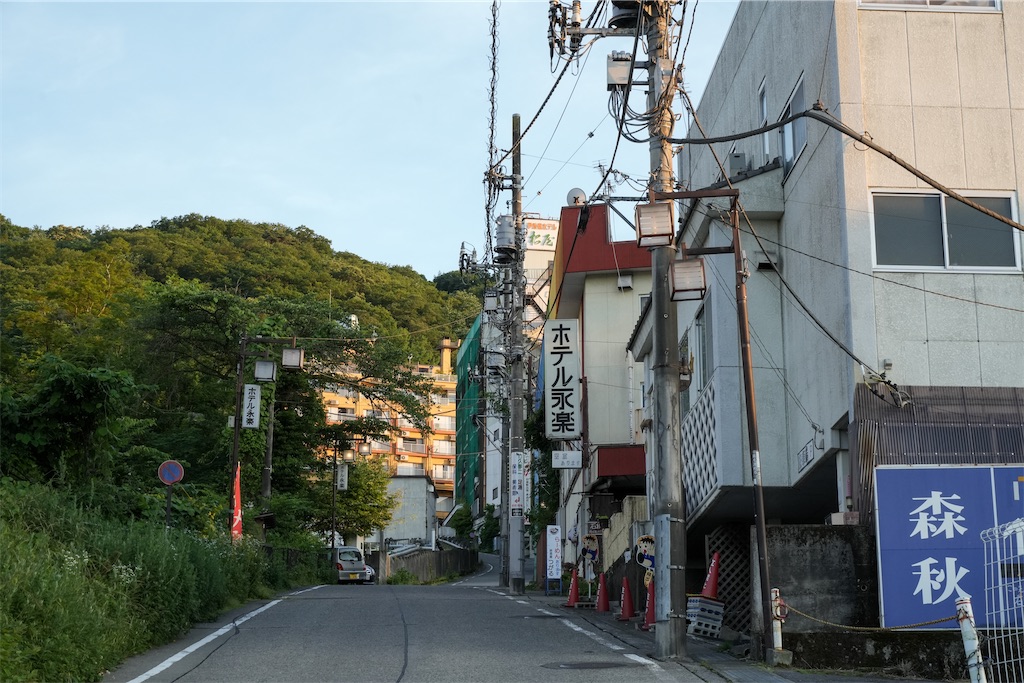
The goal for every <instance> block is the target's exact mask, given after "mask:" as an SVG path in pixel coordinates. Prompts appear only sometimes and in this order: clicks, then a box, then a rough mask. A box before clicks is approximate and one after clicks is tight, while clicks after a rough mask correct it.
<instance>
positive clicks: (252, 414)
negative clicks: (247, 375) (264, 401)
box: [242, 384, 260, 429]
mask: <svg viewBox="0 0 1024 683" xmlns="http://www.w3.org/2000/svg"><path fill="white" fill-rule="evenodd" d="M259 428H260V385H259V384H246V385H245V391H244V392H243V393H242V429H259Z"/></svg>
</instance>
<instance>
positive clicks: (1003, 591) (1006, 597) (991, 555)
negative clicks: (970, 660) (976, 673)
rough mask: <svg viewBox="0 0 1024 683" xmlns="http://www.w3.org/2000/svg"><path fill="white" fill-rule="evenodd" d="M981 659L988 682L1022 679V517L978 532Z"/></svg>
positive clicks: (1023, 616) (1023, 659) (1023, 538)
mask: <svg viewBox="0 0 1024 683" xmlns="http://www.w3.org/2000/svg"><path fill="white" fill-rule="evenodd" d="M981 540H982V543H983V544H984V546H985V603H984V610H985V612H984V613H985V623H986V624H987V628H985V629H983V633H984V639H983V643H984V647H983V651H984V661H985V670H986V671H987V673H988V680H989V681H990V683H1011V682H1013V683H1020V681H1024V517H1022V518H1020V519H1017V520H1015V521H1013V522H1010V523H1009V524H1003V525H1002V526H998V527H995V528H994V529H986V530H985V531H983V532H981Z"/></svg>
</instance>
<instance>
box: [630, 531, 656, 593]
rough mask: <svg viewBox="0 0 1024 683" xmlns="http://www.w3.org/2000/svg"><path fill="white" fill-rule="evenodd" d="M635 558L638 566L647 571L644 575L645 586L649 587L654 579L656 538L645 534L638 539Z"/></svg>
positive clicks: (634, 553)
mask: <svg viewBox="0 0 1024 683" xmlns="http://www.w3.org/2000/svg"><path fill="white" fill-rule="evenodd" d="M633 557H635V558H636V562H637V564H639V565H640V566H641V567H643V568H644V569H646V570H647V573H646V574H644V586H645V587H646V586H649V585H650V584H651V581H652V580H653V579H654V536H651V535H650V534H644V535H643V536H641V537H640V538H638V539H636V547H635V548H634V549H633Z"/></svg>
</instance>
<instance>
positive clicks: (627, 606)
mask: <svg viewBox="0 0 1024 683" xmlns="http://www.w3.org/2000/svg"><path fill="white" fill-rule="evenodd" d="M621 595H622V597H621V598H620V600H619V603H620V609H619V616H617V617H616V619H617V620H618V621H629V620H630V619H632V618H633V616H634V615H635V614H636V610H634V609H633V594H632V593H630V592H629V579H628V578H627V577H625V576H623V577H622V594H621Z"/></svg>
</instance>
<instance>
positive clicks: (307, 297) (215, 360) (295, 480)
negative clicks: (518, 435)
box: [0, 214, 480, 537]
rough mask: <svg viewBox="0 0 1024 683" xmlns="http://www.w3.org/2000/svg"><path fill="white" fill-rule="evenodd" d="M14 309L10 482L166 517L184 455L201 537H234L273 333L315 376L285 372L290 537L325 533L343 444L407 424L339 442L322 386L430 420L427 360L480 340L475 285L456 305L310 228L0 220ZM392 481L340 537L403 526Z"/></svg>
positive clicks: (367, 496) (129, 512)
mask: <svg viewBox="0 0 1024 683" xmlns="http://www.w3.org/2000/svg"><path fill="white" fill-rule="evenodd" d="M438 277H439V278H441V280H442V281H443V282H447V281H449V280H451V278H445V277H444V276H438ZM0 308H2V321H0V322H2V335H0V367H2V368H3V374H2V376H0V407H2V409H3V423H4V424H3V429H2V430H0V446H2V448H3V451H4V458H3V459H2V461H0V475H3V476H8V477H12V478H15V479H21V480H26V481H35V482H42V483H48V484H50V485H53V486H56V487H61V488H63V489H65V490H68V491H69V492H71V493H73V494H74V495H76V496H77V497H79V498H80V499H81V500H82V501H83V503H85V504H89V505H95V506H97V507H99V508H101V509H103V510H104V511H105V512H107V513H108V514H110V515H116V516H129V517H151V516H156V515H158V514H160V513H161V512H162V511H161V510H160V509H159V506H160V505H161V504H162V500H161V496H160V495H159V493H160V490H161V488H162V485H161V484H160V482H159V481H158V480H157V477H156V469H157V466H158V465H159V463H160V462H161V461H162V460H164V459H175V460H178V461H180V462H181V463H182V464H183V465H184V466H185V470H186V479H185V481H184V482H183V484H182V486H183V491H184V493H185V494H186V495H182V496H177V497H176V499H175V500H176V507H177V508H178V511H179V512H180V513H181V515H180V516H181V517H182V518H184V519H186V520H187V523H188V524H189V525H191V526H193V527H194V528H196V529H197V530H200V531H206V530H209V529H211V528H218V527H219V526H226V525H219V524H218V521H219V520H220V519H221V517H223V518H224V519H226V508H225V506H226V499H227V491H228V480H229V474H230V473H229V472H228V469H229V467H228V461H229V455H230V452H231V448H232V430H231V429H229V428H228V417H229V416H230V415H232V414H233V412H234V401H235V379H236V373H237V371H238V363H239V345H240V340H241V339H242V337H243V336H245V337H246V339H247V346H248V348H249V349H250V350H254V351H260V350H264V351H267V352H268V353H269V354H278V353H279V352H280V346H279V345H278V346H274V345H268V344H261V343H260V342H259V339H258V337H260V336H262V337H263V338H268V337H269V338H290V337H294V338H296V340H297V345H300V346H301V347H302V348H304V349H305V357H306V368H305V370H304V371H303V372H299V373H279V376H278V380H277V382H275V383H274V385H273V386H272V387H270V388H268V390H267V391H265V392H264V404H265V405H264V414H265V415H268V414H269V413H270V412H272V413H273V416H274V426H275V431H274V446H273V454H274V468H273V477H274V478H273V497H272V501H271V502H269V503H266V505H267V506H268V508H269V509H270V511H273V512H274V513H275V516H276V518H277V521H278V525H277V529H276V531H275V533H277V534H280V535H281V536H282V537H287V536H288V535H289V534H303V533H310V532H318V531H322V530H323V527H324V524H325V521H326V520H327V518H328V516H329V510H328V507H329V497H330V496H329V494H330V487H331V485H330V480H329V478H328V476H327V473H326V470H325V468H326V467H327V466H328V465H327V464H326V463H327V460H328V459H326V458H324V457H323V456H324V454H325V453H327V452H328V451H327V449H328V448H329V447H331V446H332V445H333V446H334V447H337V445H338V443H339V440H351V437H352V436H353V434H355V433H359V434H372V433H378V432H382V430H385V429H387V425H385V424H373V423H366V422H363V421H358V422H356V423H354V424H345V425H342V427H343V430H342V432H341V433H338V432H337V430H335V431H334V432H330V431H329V430H326V427H327V425H325V423H324V416H325V413H324V406H323V405H322V403H321V400H320V393H319V392H320V390H321V389H323V388H325V387H328V386H330V387H338V386H346V385H348V386H351V387H352V388H356V386H357V385H358V388H359V391H360V392H361V393H363V394H364V395H366V396H368V397H369V398H370V399H371V400H374V401H378V402H380V403H381V405H397V406H401V410H402V411H403V412H404V413H405V414H406V416H407V417H408V418H409V419H412V420H413V421H415V422H419V423H420V424H422V425H426V423H427V420H428V414H427V411H426V408H425V405H426V401H425V400H424V399H425V398H426V397H427V396H428V394H429V386H427V385H426V384H425V380H424V378H423V377H422V376H420V375H417V374H416V373H413V372H411V370H410V369H409V367H408V366H409V361H410V360H411V361H413V362H420V363H431V364H433V363H436V361H437V346H438V343H439V342H440V341H441V339H442V338H445V337H449V338H452V339H460V338H462V337H463V336H464V335H465V333H466V331H467V330H468V328H469V325H470V324H471V323H472V320H473V318H474V317H475V315H476V313H477V312H478V311H479V309H480V301H479V298H478V296H477V295H476V293H475V292H472V293H471V291H470V288H467V289H457V288H453V289H447V290H443V291H442V290H439V289H438V287H437V286H435V285H434V284H433V283H431V282H430V281H428V280H426V279H425V278H424V277H423V276H421V275H419V274H418V273H416V272H415V271H413V270H412V269H411V268H409V267H405V266H388V265H385V264H379V263H371V262H368V261H365V260H363V259H361V258H359V257H358V256H356V255H354V254H351V253H348V252H344V251H335V250H333V248H332V246H331V244H330V242H329V241H328V240H327V239H325V238H323V237H321V236H319V235H317V234H315V233H314V232H313V231H311V230H309V229H308V228H305V227H299V228H289V227H286V226H283V225H279V224H268V223H251V222H249V221H244V220H222V219H218V218H214V217H210V216H201V215H198V214H190V215H186V216H179V217H176V218H170V219H168V218H161V219H160V220H157V221H154V222H153V223H152V224H151V225H149V226H148V227H143V226H135V227H132V228H128V229H111V228H102V229H98V230H86V229H84V228H81V227H69V226H53V227H51V228H49V229H42V228H38V227H34V228H25V227H20V226H15V225H13V224H11V223H10V221H9V220H7V219H6V218H5V217H3V216H0ZM243 369H244V370H245V372H246V373H247V375H248V373H249V372H250V371H251V366H249V365H248V362H247V363H246V365H245V366H244V368H243ZM271 406H273V408H274V410H273V411H270V407H271ZM263 424H264V426H263V428H262V429H260V430H243V439H242V442H241V444H240V448H239V456H240V457H239V459H240V461H241V463H242V467H243V480H242V486H243V490H244V491H248V492H250V495H249V496H248V499H250V500H251V499H252V497H253V496H252V494H253V493H255V492H257V491H259V490H260V477H261V469H262V462H263V453H264V450H265V448H266V433H265V430H266V427H265V421H264V423H263ZM345 429H347V430H349V431H347V432H346V431H345ZM325 430H326V431H325ZM355 430H360V431H355ZM380 469H381V468H377V469H376V470H375V469H374V467H372V466H371V464H366V465H365V466H359V467H354V468H353V471H352V472H351V476H350V482H351V485H352V487H353V488H352V489H350V491H349V492H348V495H343V496H342V497H341V500H340V501H339V513H341V518H342V521H343V523H344V527H341V525H339V527H340V528H344V529H345V530H348V532H349V533H357V534H358V533H365V532H366V531H369V529H370V528H374V527H376V526H379V525H380V524H382V523H383V522H386V521H387V519H388V517H389V516H390V514H391V510H392V509H393V507H394V504H395V501H394V500H392V499H390V498H389V497H388V496H387V490H386V488H387V473H386V471H377V470H380ZM382 477H383V479H382ZM243 497H245V496H243ZM342 507H344V512H342Z"/></svg>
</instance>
